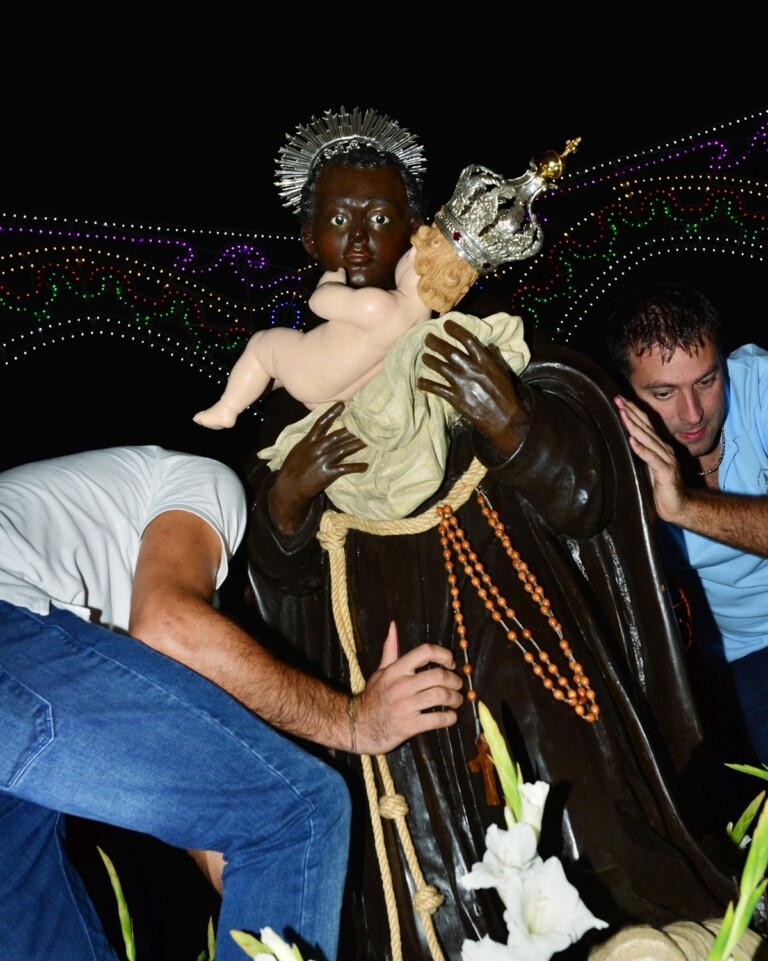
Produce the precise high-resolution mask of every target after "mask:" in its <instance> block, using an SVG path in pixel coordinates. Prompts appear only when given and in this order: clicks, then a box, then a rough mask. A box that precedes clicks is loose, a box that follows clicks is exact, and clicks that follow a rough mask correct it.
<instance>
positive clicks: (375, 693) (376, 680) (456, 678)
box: [356, 623, 463, 754]
mask: <svg viewBox="0 0 768 961" xmlns="http://www.w3.org/2000/svg"><path fill="white" fill-rule="evenodd" d="M397 650H398V647H397V630H396V628H395V625H394V623H392V624H391V625H390V628H389V633H388V634H387V638H386V640H385V641H384V651H383V655H382V658H381V662H380V664H379V667H378V669H377V670H376V671H375V672H374V673H373V674H372V675H371V677H370V678H369V680H368V683H367V685H366V688H365V691H364V692H363V693H362V694H361V695H360V698H359V701H358V705H357V711H356V716H357V744H356V747H357V750H358V752H359V753H360V754H385V753H386V752H387V751H391V750H392V749H393V748H395V747H397V746H398V745H399V744H402V743H403V741H407V740H408V738H410V737H413V735H414V734H420V733H421V732H422V731H433V730H436V729H437V728H442V727H450V726H451V725H452V724H455V723H456V721H457V720H458V715H457V713H456V710H457V708H458V707H459V706H460V705H461V703H462V700H463V698H462V695H461V689H462V684H463V682H462V679H461V676H460V675H459V674H457V673H456V672H455V670H454V667H455V662H454V658H453V654H452V653H451V651H450V650H448V649H447V648H445V647H439V646H438V645H436V644H421V645H419V647H416V648H414V649H413V650H412V651H408V653H407V654H403V656H402V657H398V656H397ZM427 665H429V666H427ZM435 707H440V708H443V710H441V711H430V710H429V709H430V708H435ZM424 712H426V713H424Z"/></svg>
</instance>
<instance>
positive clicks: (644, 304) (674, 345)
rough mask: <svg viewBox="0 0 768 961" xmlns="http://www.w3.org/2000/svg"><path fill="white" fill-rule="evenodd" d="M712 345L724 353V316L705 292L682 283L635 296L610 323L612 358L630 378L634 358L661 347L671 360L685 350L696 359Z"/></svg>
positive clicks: (648, 289) (657, 286)
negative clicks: (700, 351)
mask: <svg viewBox="0 0 768 961" xmlns="http://www.w3.org/2000/svg"><path fill="white" fill-rule="evenodd" d="M707 339H708V340H710V341H711V342H712V343H713V344H714V345H715V347H716V348H717V350H718V352H721V351H722V334H721V329H720V316H719V314H718V312H717V308H716V307H715V306H714V304H713V303H712V302H711V301H710V300H709V299H708V298H707V297H705V296H704V294H702V293H701V292H700V291H698V290H695V289H694V288H693V287H687V286H685V285H684V284H678V283H657V284H653V285H652V286H650V287H645V288H643V289H641V290H637V291H635V292H634V293H632V294H630V295H629V296H628V297H627V298H626V299H624V300H623V301H621V303H619V304H618V305H617V306H616V307H614V309H613V312H612V313H611V315H610V318H609V320H608V338H607V342H608V353H609V356H610V358H611V361H612V362H613V364H614V366H615V368H616V370H617V371H618V373H619V374H621V376H622V377H624V378H625V379H627V380H628V379H629V376H630V374H631V372H632V357H633V356H634V357H641V356H642V355H643V354H645V353H649V352H650V351H651V350H652V349H653V348H654V347H656V346H658V348H659V350H660V352H661V357H662V360H664V361H668V360H669V358H670V357H671V356H672V354H673V353H674V351H675V350H677V349H678V348H682V349H683V350H684V351H686V353H688V354H693V353H694V352H695V351H697V350H698V349H699V348H700V347H703V346H704V342H705V340H707Z"/></svg>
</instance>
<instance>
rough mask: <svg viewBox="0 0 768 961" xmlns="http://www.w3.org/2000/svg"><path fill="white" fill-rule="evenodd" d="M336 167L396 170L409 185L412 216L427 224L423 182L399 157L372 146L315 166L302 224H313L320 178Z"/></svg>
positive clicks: (306, 192)
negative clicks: (323, 172) (316, 190)
mask: <svg viewBox="0 0 768 961" xmlns="http://www.w3.org/2000/svg"><path fill="white" fill-rule="evenodd" d="M332 166H335V167H341V166H343V167H356V168H357V169H358V170H365V169H373V168H377V167H396V168H397V170H398V171H399V172H400V176H401V177H402V178H403V183H404V184H405V192H406V195H407V197H408V207H409V208H410V211H411V216H412V217H421V218H422V219H424V220H426V216H427V215H426V206H427V202H426V197H425V195H424V185H423V184H422V182H421V180H420V179H419V178H418V177H416V176H415V174H413V173H412V172H411V171H410V170H409V169H408V167H406V165H405V164H404V163H403V162H402V161H401V160H400V159H399V158H398V157H396V156H395V154H393V153H387V152H386V151H382V150H377V149H376V148H375V147H371V146H369V145H368V144H360V145H359V146H356V147H353V148H352V149H350V150H346V151H344V152H340V153H335V154H332V155H331V156H329V157H328V158H326V159H320V160H319V161H318V162H316V163H315V164H314V165H313V167H312V170H311V171H310V173H309V176H308V177H307V180H306V183H305V184H304V186H303V187H302V190H301V201H300V204H299V220H300V222H301V223H302V224H308V223H310V222H311V220H312V209H313V206H314V202H315V185H316V183H317V178H318V177H319V176H320V174H321V173H322V171H323V170H325V169H326V168H328V167H332Z"/></svg>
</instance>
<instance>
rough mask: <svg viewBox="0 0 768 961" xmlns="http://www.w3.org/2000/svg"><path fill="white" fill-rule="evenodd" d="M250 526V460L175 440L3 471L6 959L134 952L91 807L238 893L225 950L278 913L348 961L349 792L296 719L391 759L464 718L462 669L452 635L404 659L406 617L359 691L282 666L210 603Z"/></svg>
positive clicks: (287, 928) (0, 616) (300, 937)
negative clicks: (73, 851) (84, 850)
mask: <svg viewBox="0 0 768 961" xmlns="http://www.w3.org/2000/svg"><path fill="white" fill-rule="evenodd" d="M245 523H246V502H245V495H244V491H243V488H242V486H241V483H240V481H239V479H238V477H237V475H236V474H235V473H234V472H233V471H232V470H230V469H229V468H228V467H226V466H225V465H223V464H221V463H219V462H217V461H215V460H211V459H208V458H204V457H197V456H191V455H187V454H180V453H176V452H172V451H167V450H163V449H162V448H159V447H133V448H129V447H119V448H111V449H107V450H100V451H90V452H85V453H80V454H74V455H69V456H65V457H59V458H55V459H52V460H47V461H39V462H37V463H33V464H28V465H25V466H21V467H16V468H13V469H11V470H8V471H6V472H5V473H3V474H0V715H1V716H2V719H3V720H2V725H3V733H2V738H0V825H1V828H0V855H2V861H3V863H4V865H5V866H6V870H4V871H3V872H2V878H0V918H2V919H3V924H2V938H1V939H0V941H1V943H2V948H1V949H0V956H2V957H8V958H11V957H13V958H32V957H50V958H54V957H55V958H56V959H61V961H70V959H71V961H82V959H83V958H98V959H114V958H115V957H116V954H115V952H114V950H113V948H112V947H111V946H110V944H109V943H108V939H107V937H106V936H105V933H104V930H103V928H102V925H101V922H100V920H99V918H98V915H97V913H96V911H95V910H94V907H93V905H92V904H91V902H90V900H89V898H88V896H87V893H86V891H85V888H84V886H83V884H82V882H81V880H80V878H79V877H78V874H77V871H76V870H75V868H74V866H73V864H72V863H71V861H70V859H69V857H68V853H67V845H66V827H65V825H66V818H65V817H63V816H62V815H75V816H79V817H83V818H87V819H89V820H93V821H102V822H105V823H108V824H113V825H117V826H119V827H123V828H128V829H130V830H134V831H138V832H141V833H144V834H149V835H152V836H154V837H157V838H159V839H160V840H162V841H164V842H165V843H167V844H170V845H173V846H175V847H178V848H182V849H186V850H189V851H190V852H192V853H193V855H194V856H195V858H196V860H197V861H198V863H200V865H201V867H203V869H204V870H205V871H206V873H207V874H208V875H209V877H210V878H211V880H212V882H213V883H214V885H215V886H216V887H217V889H218V890H219V891H220V892H221V893H222V901H221V909H220V913H219V919H218V931H219V937H218V940H217V946H216V957H217V961H234V959H238V958H240V957H242V949H241V948H239V947H238V946H237V945H236V944H235V942H234V941H233V940H232V938H231V937H230V935H229V931H230V930H232V929H243V930H249V931H252V932H254V933H258V932H259V930H260V929H261V928H262V927H267V926H268V927H271V928H273V929H274V930H275V931H277V932H278V934H280V935H281V936H283V937H285V938H286V940H289V941H296V942H297V943H298V944H299V946H300V948H301V949H302V951H303V952H306V953H305V954H304V956H305V957H308V956H309V957H313V958H317V959H318V961H319V959H326V961H332V959H333V958H335V956H336V950H337V944H338V925H339V912H340V905H341V895H342V889H343V886H344V880H345V875H346V866H347V849H348V836H349V821H350V803H349V798H348V794H347V789H346V786H345V784H344V782H343V780H342V778H341V777H340V776H339V775H338V774H336V773H335V772H334V771H332V770H331V769H330V767H328V766H326V765H325V764H324V763H322V762H320V761H319V760H317V759H316V758H314V757H313V756H311V755H310V754H309V753H307V752H305V751H304V750H302V749H301V748H300V747H298V746H297V745H296V744H295V743H294V742H293V741H292V740H290V739H288V738H286V737H284V736H283V734H281V733H278V731H281V732H284V733H285V734H289V735H293V736H295V737H300V738H305V739H307V740H310V741H314V742H316V743H318V744H321V745H324V746H326V747H332V748H337V749H343V750H356V751H358V752H361V753H362V752H365V753H371V754H376V753H382V752H385V751H388V750H390V749H391V748H392V747H394V746H396V745H398V744H400V743H401V742H402V741H403V740H405V739H407V738H408V737H410V736H412V735H413V734H416V733H419V732H421V731H424V730H431V729H435V728H439V727H445V726H448V725H450V724H452V723H454V722H455V720H456V711H455V709H456V708H457V707H458V705H459V703H460V701H461V696H460V694H459V690H460V688H461V680H460V678H459V677H458V675H457V674H455V673H454V671H453V667H454V663H453V659H452V656H451V654H450V653H449V652H448V651H446V650H445V649H443V648H440V647H437V646H435V645H428V644H423V645H421V646H420V647H418V648H416V649H415V650H413V651H411V652H409V653H408V654H406V655H404V656H403V657H401V658H398V657H397V635H396V631H395V629H394V626H393V627H392V629H391V630H390V633H389V635H388V637H387V639H386V640H385V642H384V651H383V656H382V660H381V664H380V667H379V669H378V670H377V671H376V672H375V673H374V674H373V675H372V676H371V678H370V679H369V680H368V683H367V686H366V689H365V692H364V693H363V694H362V695H359V696H357V697H356V698H350V696H349V695H348V694H344V693H343V692H340V691H338V690H334V689H332V688H330V687H327V686H326V685H324V684H322V683H321V682H320V681H317V680H315V679H313V678H311V677H309V676H307V675H305V674H302V673H300V672H298V671H296V670H295V669H293V668H292V667H289V666H288V665H286V664H284V663H282V662H281V661H279V660H277V659H276V658H274V657H273V656H272V655H271V654H270V653H269V652H268V651H267V650H266V649H265V648H264V647H262V645H260V644H259V643H258V641H256V640H255V639H254V638H253V637H252V636H250V635H249V634H247V633H246V632H245V631H243V630H242V629H241V628H240V627H239V626H238V625H237V624H236V623H234V622H233V621H232V620H230V619H229V618H227V617H226V616H225V615H223V614H222V613H221V612H219V611H218V610H216V608H215V607H214V605H213V603H212V602H213V600H214V597H215V592H216V590H217V589H218V588H219V587H220V586H221V584H222V582H223V581H224V579H225V577H226V575H227V571H228V564H229V561H230V560H231V558H232V555H233V553H234V551H235V550H236V549H237V546H238V544H239V543H240V541H241V539H242V537H243V534H244V530H245ZM427 664H430V665H431V666H430V668H428V669H426V670H421V669H422V668H425V667H426V665H427ZM431 707H442V708H444V709H445V710H441V711H425V709H426V708H431ZM8 919H13V923H12V924H8V923H6V922H7V921H8Z"/></svg>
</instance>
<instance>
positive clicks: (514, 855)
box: [461, 823, 543, 904]
mask: <svg viewBox="0 0 768 961" xmlns="http://www.w3.org/2000/svg"><path fill="white" fill-rule="evenodd" d="M537 844H538V840H537V837H536V832H535V831H534V829H533V828H532V827H531V826H530V824H522V823H520V824H513V825H512V827H511V828H510V829H509V830H508V831H504V830H502V829H501V828H500V827H498V825H496V824H492V825H491V826H490V827H489V828H488V830H487V831H486V834H485V853H484V854H483V860H482V862H476V863H475V864H473V865H472V870H471V871H470V872H469V874H465V875H464V877H463V878H462V879H461V883H462V884H463V885H464V887H465V888H467V889H468V890H470V889H472V888H497V889H498V890H499V893H500V894H501V897H502V900H504V895H503V894H502V890H503V889H504V887H505V885H506V882H507V880H508V879H509V878H510V877H517V876H518V875H520V874H525V873H530V872H535V871H536V870H537V868H538V866H539V865H541V864H542V863H543V862H542V860H541V858H540V857H539V855H538V854H537V853H536V846H537ZM505 904H506V902H505Z"/></svg>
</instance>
